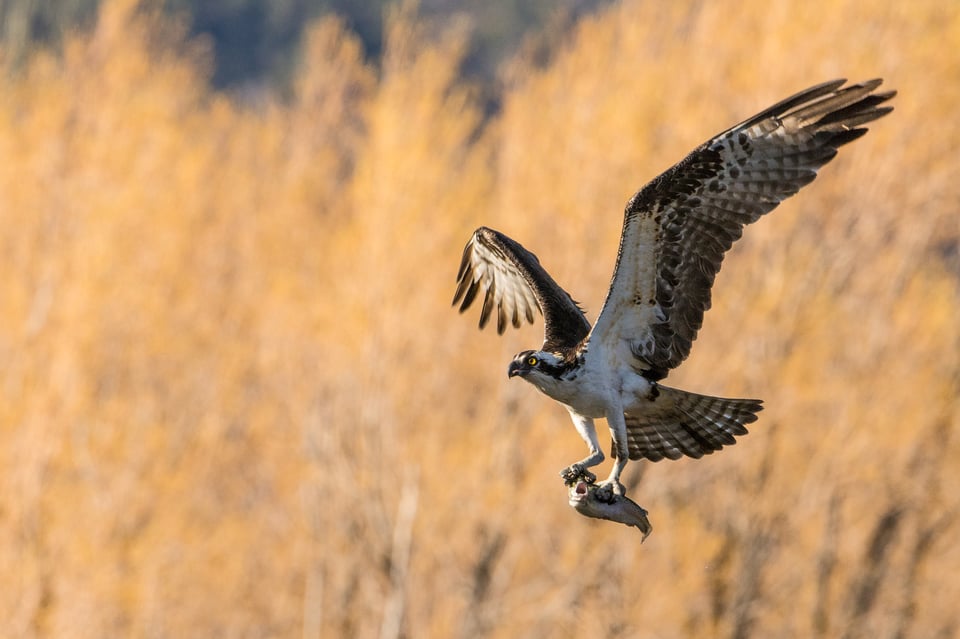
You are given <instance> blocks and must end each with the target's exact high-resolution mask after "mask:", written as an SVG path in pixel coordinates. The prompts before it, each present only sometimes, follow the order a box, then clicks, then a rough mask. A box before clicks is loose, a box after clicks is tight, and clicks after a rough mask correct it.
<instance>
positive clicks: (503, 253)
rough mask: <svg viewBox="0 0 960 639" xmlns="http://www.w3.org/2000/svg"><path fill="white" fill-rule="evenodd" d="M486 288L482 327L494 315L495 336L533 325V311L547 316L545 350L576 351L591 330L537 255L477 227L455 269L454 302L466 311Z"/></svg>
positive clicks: (461, 310) (481, 315) (489, 230)
mask: <svg viewBox="0 0 960 639" xmlns="http://www.w3.org/2000/svg"><path fill="white" fill-rule="evenodd" d="M480 290H483V291H484V296H483V306H482V307H481V309H480V328H483V327H485V326H486V325H487V322H489V320H490V317H491V315H493V314H494V312H496V316H497V332H498V333H500V334H501V335H502V334H503V332H504V331H505V330H506V328H507V324H508V323H509V324H511V325H512V326H513V327H514V328H519V327H520V326H521V325H522V320H526V321H527V322H529V323H530V324H532V323H533V322H534V311H535V310H536V311H538V312H540V313H541V314H542V315H543V316H544V346H543V348H544V350H559V349H561V348H564V347H568V348H572V347H574V346H576V345H577V344H579V343H580V341H581V340H582V339H583V338H584V337H586V335H587V333H589V331H590V323H589V322H588V321H587V318H586V317H585V316H584V314H583V311H582V310H581V309H580V307H579V306H578V305H577V303H576V302H575V301H574V300H573V298H571V297H570V295H569V294H568V293H567V292H566V291H565V290H563V289H562V288H560V286H559V285H558V284H557V283H556V282H555V281H554V280H553V278H552V277H550V275H549V274H548V273H547V272H546V270H544V268H543V267H542V266H540V260H538V259H537V256H536V255H534V254H533V253H531V252H530V251H528V250H526V249H525V248H523V246H521V245H520V244H519V243H518V242H515V241H514V240H512V239H510V238H509V237H507V236H506V235H504V234H503V233H500V232H498V231H494V230H493V229H489V228H486V227H481V228H479V229H477V230H476V231H475V232H474V233H473V236H472V237H471V238H470V241H469V242H467V245H466V246H465V247H464V249H463V257H462V258H461V260H460V269H459V270H458V271H457V291H456V293H455V294H454V296H453V304H454V305H456V304H457V303H458V302H459V303H460V312H461V313H462V312H464V311H465V310H467V309H468V308H469V307H470V305H471V304H472V303H473V301H474V299H475V298H476V295H477V293H478V292H479V291H480Z"/></svg>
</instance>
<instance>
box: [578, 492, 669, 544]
mask: <svg viewBox="0 0 960 639" xmlns="http://www.w3.org/2000/svg"><path fill="white" fill-rule="evenodd" d="M569 491H570V505H571V506H573V507H574V508H575V509H576V511H577V512H578V513H580V514H581V515H585V516H587V517H594V518H596V519H607V520H610V521H616V522H619V523H621V524H626V525H627V526H636V527H637V528H639V529H640V532H641V533H643V538H642V539H641V540H640V543H643V540H644V539H646V538H647V536H649V535H650V533H651V532H653V526H651V525H650V520H649V519H647V511H646V510H644V509H643V508H642V507H641V506H640V505H639V504H637V503H636V502H635V501H633V500H632V499H629V498H627V497H624V496H623V495H617V494H614V492H613V491H612V490H610V488H608V487H602V488H601V487H598V486H597V484H594V483H588V482H586V481H584V480H583V479H580V480H579V481H577V482H575V483H572V484H569Z"/></svg>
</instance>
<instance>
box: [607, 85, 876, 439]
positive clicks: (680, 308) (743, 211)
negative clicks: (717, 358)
mask: <svg viewBox="0 0 960 639" xmlns="http://www.w3.org/2000/svg"><path fill="white" fill-rule="evenodd" d="M845 82H846V81H845V80H834V81H831V82H825V83H823V84H820V85H817V86H814V87H811V88H809V89H807V90H806V91H802V92H800V93H798V94H796V95H794V96H791V97H789V98H787V99H786V100H782V101H781V102H778V103H777V104H775V105H773V106H772V107H770V108H768V109H766V110H764V111H762V112H760V113H758V114H757V115H755V116H753V117H752V118H750V119H748V120H745V121H744V122H742V123H740V124H738V125H736V126H734V127H732V128H730V129H728V130H727V131H724V132H723V133H721V134H719V135H717V136H716V137H714V138H713V139H711V140H709V141H708V142H706V143H704V144H703V145H701V146H700V147H698V148H697V149H695V150H694V151H693V152H692V153H691V154H690V155H688V156H687V157H686V158H685V159H684V160H682V161H681V162H680V163H678V164H677V165H675V166H674V167H672V168H671V169H669V170H667V171H666V172H665V173H663V174H662V175H660V176H659V177H657V178H655V179H654V180H652V181H651V182H650V183H649V184H647V185H646V186H645V187H643V188H642V189H641V190H640V191H638V192H637V193H636V194H635V195H634V196H633V197H632V198H631V199H630V201H629V202H628V203H627V206H626V210H625V213H624V224H623V233H622V235H621V238H620V249H619V253H618V256H617V265H616V267H615V269H614V274H613V278H612V281H611V285H610V291H609V293H608V294H607V299H606V301H605V302H604V305H603V308H602V310H601V312H600V316H599V318H598V319H597V323H596V325H595V326H594V329H593V333H592V334H591V336H590V340H595V339H600V340H602V341H603V343H605V344H607V345H608V346H610V347H611V348H614V349H619V348H621V347H623V346H626V347H628V348H629V351H630V354H631V355H632V357H633V360H634V362H633V364H634V366H635V367H636V368H638V369H639V370H642V371H646V373H647V374H648V376H650V377H651V378H659V377H662V376H664V375H666V372H667V371H668V370H669V369H671V368H674V367H676V366H678V365H679V364H680V363H681V362H682V361H683V360H684V359H686V357H687V355H688V354H689V353H690V348H691V345H692V343H693V341H694V340H695V339H696V336H697V333H698V331H699V330H700V327H701V326H702V324H703V314H704V312H705V311H706V310H707V309H709V308H710V300H711V297H710V288H711V287H712V286H713V282H714V279H715V277H716V274H717V272H718V271H719V270H720V266H721V263H722V261H723V257H724V255H725V254H726V252H727V251H728V250H729V249H730V247H731V246H732V245H733V243H734V242H735V241H736V240H737V239H739V238H740V236H741V235H742V233H743V227H744V226H745V225H747V224H750V223H752V222H755V221H756V220H757V219H759V218H760V216H762V215H764V214H765V213H768V212H769V211H771V210H772V209H774V208H775V207H776V206H777V205H778V204H779V203H780V202H781V201H783V200H784V199H786V198H788V197H790V196H791V195H794V194H795V193H796V192H797V191H799V190H800V189H801V188H803V187H804V186H805V185H807V184H809V183H810V182H812V181H813V179H814V178H815V177H816V175H817V170H818V169H819V168H820V167H821V166H823V165H824V164H826V163H827V162H829V161H830V160H831V159H833V157H834V156H835V155H836V154H837V149H838V148H839V147H841V146H843V145H844V144H847V143H849V142H851V141H853V140H855V139H857V138H859V137H860V136H862V135H863V134H864V133H866V129H864V128H858V127H861V125H863V124H866V123H868V122H871V121H873V120H876V119H877V118H879V117H882V116H883V115H886V114H887V113H889V112H890V111H891V110H892V107H889V106H885V105H883V103H884V102H886V101H887V100H889V99H890V98H892V97H893V96H894V95H895V92H894V91H889V92H884V93H875V90H876V89H877V87H879V86H880V84H881V80H879V79H876V80H870V81H867V82H862V83H859V84H852V85H849V86H846V87H844V86H843V85H844V83H845ZM650 436H651V437H652V436H654V435H650ZM689 437H693V435H689Z"/></svg>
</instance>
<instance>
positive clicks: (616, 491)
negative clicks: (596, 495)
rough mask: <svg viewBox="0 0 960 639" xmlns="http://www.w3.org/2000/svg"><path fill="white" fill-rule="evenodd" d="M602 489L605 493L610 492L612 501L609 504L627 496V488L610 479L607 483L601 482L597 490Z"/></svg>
mask: <svg viewBox="0 0 960 639" xmlns="http://www.w3.org/2000/svg"><path fill="white" fill-rule="evenodd" d="M601 489H602V490H604V491H610V494H611V496H610V500H609V501H608V502H607V503H610V501H613V498H614V497H626V496H627V489H626V487H625V486H624V485H623V484H621V483H620V482H619V481H618V480H616V479H608V480H606V481H602V482H600V483H599V484H598V485H597V490H601Z"/></svg>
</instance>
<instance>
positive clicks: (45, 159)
mask: <svg viewBox="0 0 960 639" xmlns="http://www.w3.org/2000/svg"><path fill="white" fill-rule="evenodd" d="M386 35H387V47H386V53H385V54H384V60H383V64H382V68H381V70H380V71H379V73H378V72H376V71H374V69H372V68H371V67H369V66H368V65H367V63H365V62H364V60H363V56H362V52H361V48H360V45H359V43H358V42H357V41H356V39H355V38H354V37H353V36H352V35H351V34H350V33H349V32H348V31H347V30H346V29H345V27H344V25H342V24H341V23H339V22H338V21H336V20H326V21H323V22H321V23H318V24H317V25H315V26H314V27H313V28H312V30H311V32H310V34H309V37H308V38H307V41H306V44H305V46H304V60H303V65H302V69H301V71H300V74H299V76H298V79H297V82H296V88H295V91H294V96H293V98H292V100H290V101H289V102H285V103H284V102H274V101H268V102H267V103H266V104H264V105H262V106H261V107H260V108H258V109H256V110H253V109H250V108H246V107H242V106H239V105H237V104H236V103H235V102H234V101H233V100H232V99H230V98H229V97H226V96H223V95H220V94H217V93H216V92H214V91H213V90H211V89H210V87H209V85H208V83H207V78H206V68H207V66H208V65H207V58H208V54H207V52H206V51H205V50H204V48H203V47H202V46H201V45H198V44H196V43H190V42H187V41H185V39H184V30H183V29H182V28H181V27H180V26H179V25H177V24H170V23H169V22H165V21H164V20H163V19H161V18H160V17H159V16H158V15H157V14H156V13H154V12H152V11H150V10H147V9H145V8H144V6H142V5H141V4H139V3H137V2H134V1H133V0H115V1H112V2H106V3H105V4H104V7H103V9H102V12H101V15H100V17H99V20H98V22H97V25H96V27H95V28H94V30H93V31H92V32H90V33H86V34H76V35H74V36H71V38H69V40H68V41H67V42H66V43H65V46H64V53H63V55H62V57H53V56H51V55H48V54H45V53H43V52H38V53H36V54H35V55H33V57H32V58H31V60H30V61H29V64H27V66H26V67H25V68H24V69H23V71H22V72H20V73H19V74H18V75H16V76H8V77H5V78H3V79H2V80H0V82H2V87H0V157H2V158H3V159H4V161H3V162H2V164H0V244H2V247H3V252H2V254H0V260H2V262H0V264H2V272H3V273H4V277H3V278H0V300H2V307H3V309H4V312H3V313H2V314H0V354H2V357H3V362H4V367H3V373H2V376H0V393H2V396H0V451H2V463H3V467H4V469H5V472H4V473H3V474H2V475H0V494H2V495H3V497H4V499H3V504H2V506H0V570H2V572H3V574H4V575H6V580H7V581H6V583H7V587H5V588H3V589H0V618H2V619H3V620H4V621H3V622H2V624H3V626H2V627H0V634H2V635H4V636H20V637H43V636H57V637H80V636H83V637H87V636H130V637H141V636H151V637H166V636H169V637H194V636H195V637H209V636H255V637H272V636H277V637H279V636H297V635H304V636H310V637H315V636H323V637H338V636H371V635H375V634H378V633H379V634H380V635H381V636H398V635H399V634H405V635H407V636H418V637H419V636H452V635H460V636H494V637H515V636H529V635H545V636H558V635H572V634H574V633H577V632H583V633H590V634H591V635H609V636H613V635H621V636H633V635H637V634H642V635H656V636H666V637H675V636H727V635H729V636H734V637H747V636H814V635H818V636H849V637H855V636H878V635H879V636H897V637H902V636H934V635H937V634H941V633H942V634H950V633H951V632H953V631H955V629H956V626H957V623H958V619H957V617H956V610H955V603H954V602H955V601H957V600H958V599H960V582H958V581H957V580H956V578H955V575H956V574H957V572H958V571H960V551H958V550H957V549H956V547H955V545H954V544H952V543H950V542H951V539H952V537H954V536H955V535H956V532H957V530H958V525H960V524H958V522H957V514H958V510H960V490H958V486H960V442H958V436H960V432H958V426H960V409H958V408H960V407H958V385H960V381H958V380H960V322H958V321H957V317H958V314H960V286H958V264H957V255H956V254H957V246H958V242H960V216H958V215H957V204H958V202H960V182H958V181H957V179H956V170H957V158H956V152H955V149H956V148H957V147H958V145H960V122H958V121H957V118H956V113H957V112H958V110H960V85H958V83H957V82H956V78H958V77H960V58H957V56H952V55H947V54H945V53H944V52H947V51H955V50H957V48H958V47H960V11H958V10H957V8H956V7H954V6H953V5H951V4H949V3H947V4H944V3H939V2H933V1H929V2H926V1H924V2H915V3H902V4H900V5H894V4H889V3H888V4H882V3H878V4H877V5H876V6H869V5H864V4H863V3H862V2H854V1H853V0H841V1H839V2H827V1H826V0H823V1H818V2H809V3H805V4H802V5H801V4H790V5H787V4H783V5H778V4H773V5H771V4H769V3H761V2H759V1H753V0H748V2H746V3H740V5H738V10H737V11H736V12H731V11H730V7H729V6H728V5H726V4H724V3H695V2H694V3H669V4H668V3H640V2H635V3H634V2H626V3H623V4H619V5H615V6H613V7H611V8H610V9H609V10H607V11H605V12H604V13H602V14H600V15H598V16H596V17H593V18H589V19H587V20H585V21H584V22H583V23H582V24H581V25H580V26H579V27H578V28H577V29H576V30H575V32H574V33H573V34H572V35H570V36H569V42H566V43H564V44H563V45H562V46H561V47H560V48H559V52H558V54H557V55H556V56H555V58H554V59H553V60H552V61H551V62H550V64H549V65H548V66H546V67H545V68H536V67H535V66H534V65H533V64H528V63H526V62H525V61H524V60H518V61H516V62H515V63H514V65H513V67H512V68H511V69H510V73H509V74H508V75H507V76H505V77H507V79H508V81H507V84H506V88H505V94H504V107H503V110H502V112H501V113H499V114H497V115H495V116H493V117H490V118H485V116H484V114H483V112H482V110H481V108H480V105H479V104H478V103H477V100H476V97H475V94H474V92H473V90H472V89H471V87H469V86H467V85H465V84H464V83H463V81H462V80H461V79H460V78H459V77H458V73H457V71H458V65H459V61H460V60H461V59H462V56H463V55H464V53H465V50H466V34H465V33H464V32H463V30H461V29H459V28H457V29H453V30H451V31H449V32H447V33H445V34H441V35H440V36H438V37H434V36H433V35H431V34H428V33H427V32H426V31H425V30H424V29H423V27H422V25H420V24H419V23H418V21H417V19H416V17H415V16H413V15H412V14H411V12H410V10H409V9H405V10H401V11H398V12H397V13H396V14H395V15H393V16H392V18H391V20H390V25H389V27H388V32H387V34H386ZM841 75H848V76H850V77H851V78H853V79H863V78H866V77H871V76H874V75H878V76H883V77H884V78H886V79H887V84H888V85H889V86H890V87H894V88H897V89H898V90H899V91H900V95H899V96H898V97H897V99H896V101H895V106H896V109H897V110H896V111H895V112H894V113H893V114H892V115H891V116H889V117H888V118H885V119H884V120H882V121H880V122H877V123H875V125H874V126H873V127H872V128H873V130H872V131H871V132H870V134H869V135H867V136H866V137H865V138H864V139H863V140H861V141H858V142H856V143H855V144H853V145H851V147H850V148H848V149H844V151H843V152H842V153H841V155H840V157H839V158H838V159H837V160H836V161H835V162H834V163H832V164H831V165H830V166H828V167H827V168H826V169H825V170H824V171H823V174H822V176H821V177H820V178H819V179H818V180H817V182H816V183H815V184H814V185H812V186H811V187H809V188H808V189H807V190H805V192H804V193H803V194H802V195H801V196H800V197H798V198H797V199H796V200H792V201H790V202H789V203H787V204H785V205H784V206H782V207H781V208H780V209H779V210H778V211H777V212H776V213H775V214H773V215H771V216H770V217H769V218H768V219H764V220H762V221H761V222H759V223H758V224H757V225H755V226H754V227H752V228H751V229H749V231H748V232H747V234H746V236H745V238H744V240H743V241H742V242H741V243H739V244H738V245H737V247H736V248H735V249H734V251H733V252H732V255H731V256H730V257H729V258H728V261H727V264H726V266H725V269H724V272H723V274H722V275H720V277H719V278H718V282H717V287H716V304H715V307H714V309H713V310H712V311H711V312H710V313H709V314H708V316H707V321H706V327H705V329H704V331H703V332H702V333H701V336H700V339H699V340H698V342H697V345H696V347H695V348H694V351H693V356H692V358H691V359H690V361H689V363H688V364H687V365H686V366H684V367H683V368H682V369H681V370H680V371H679V372H678V373H677V374H676V375H675V378H676V379H675V380H673V383H674V384H676V385H682V386H684V387H686V388H689V389H690V390H695V391H702V392H708V393H715V394H726V395H751V396H760V397H763V398H765V399H766V400H767V410H766V411H765V412H764V413H763V414H762V418H761V421H760V422H759V423H758V424H756V427H755V428H754V429H753V433H752V434H751V435H750V436H749V437H747V438H745V439H744V440H742V441H741V443H740V444H739V445H737V446H736V447H735V448H733V449H730V450H727V451H724V452H723V453H722V454H719V455H716V456H713V457H711V458H708V459H704V460H700V461H682V462H677V463H661V464H657V465H650V466H642V465H641V464H632V465H630V466H628V470H627V477H628V481H629V480H630V478H631V477H632V481H633V484H634V486H633V488H632V492H631V495H632V496H633V497H634V498H635V499H637V500H638V501H640V502H641V503H643V504H644V505H645V506H647V507H648V508H649V509H650V511H651V518H652V520H653V522H654V526H655V528H656V531H655V534H654V535H653V536H652V537H651V538H650V539H649V540H648V541H647V543H646V544H644V545H643V547H641V546H640V545H639V543H638V542H639V535H637V534H636V532H635V531H633V530H631V529H627V528H624V527H620V526H615V525H613V524H609V523H602V522H594V521H589V520H586V519H584V518H582V517H579V516H578V515H576V514H575V513H574V512H573V511H572V510H571V509H569V508H568V507H567V506H566V505H565V500H566V495H565V491H564V490H563V488H562V487H561V484H560V481H559V479H558V478H557V477H556V471H557V470H559V469H560V468H561V467H563V466H564V465H566V464H567V463H569V462H570V461H571V460H573V459H578V458H579V457H580V456H582V454H583V450H582V448H583V445H582V442H580V441H579V438H578V437H577V436H576V435H575V433H574V432H573V429H572V428H570V426H569V423H568V418H567V416H566V414H565V411H563V410H562V409H561V408H559V407H558V406H556V405H555V404H553V403H552V402H551V401H550V400H548V399H546V398H544V397H542V396H540V395H538V394H537V393H536V392H535V390H534V389H532V388H529V387H526V385H521V384H519V383H515V384H509V383H508V382H507V380H506V379H505V375H504V370H505V364H506V362H507V361H508V359H509V357H510V356H511V355H512V353H513V352H515V351H517V350H520V349H522V348H526V347H529V346H531V345H535V344H538V343H539V330H540V329H539V328H527V329H523V330H521V331H519V332H514V333H511V334H509V335H507V336H505V337H503V338H498V337H497V336H496V335H495V334H494V333H493V332H491V331H487V332H486V333H478V332H476V329H475V326H474V323H475V321H476V318H475V316H470V317H457V316H456V315H455V314H454V313H453V312H452V311H451V310H450V309H449V307H448V303H449V298H450V296H451V294H452V291H453V288H452V285H453V275H454V273H455V269H456V265H457V260H458V259H459V253H460V249H461V247H462V244H463V242H464V241H465V240H466V239H467V237H468V236H469V233H470V232H471V231H472V230H473V228H474V227H476V226H478V225H479V224H489V225H491V226H494V227H498V228H502V229H503V230H504V231H507V232H508V233H510V234H511V235H513V236H514V237H517V238H518V239H520V240H521V241H523V242H524V243H525V244H526V245H527V246H529V247H530V248H531V249H532V250H534V251H536V252H537V253H538V255H539V256H540V258H541V260H542V261H543V262H544V263H545V264H546V265H547V267H548V268H549V269H550V270H551V271H552V272H553V273H554V274H555V276H556V277H557V279H558V280H559V281H560V282H561V283H563V284H564V285H565V286H567V287H568V288H569V290H571V291H572V292H573V293H574V294H575V295H578V296H580V297H581V299H582V301H583V302H585V303H586V305H587V307H588V308H589V309H593V310H594V311H595V310H596V309H597V308H599V305H600V303H601V301H602V295H603V293H604V291H605V288H606V284H607V281H608V278H609V272H610V269H611V268H612V265H613V256H614V254H615V247H616V243H617V239H618V233H619V230H620V214H619V212H620V210H621V207H622V206H623V203H624V202H625V201H626V199H627V198H628V197H629V195H630V194H631V193H632V191H633V190H635V188H637V187H639V186H640V185H641V184H642V183H643V182H644V181H645V180H646V179H648V178H649V177H652V176H653V175H654V174H655V173H656V172H658V171H660V170H662V169H664V168H666V167H667V166H668V165H669V164H671V163H672V162H674V161H676V160H678V159H679V158H680V157H682V155H683V154H684V153H685V152H686V151H688V150H689V149H690V148H692V147H693V146H694V145H695V144H697V143H699V142H700V141H702V140H703V139H705V138H706V137H707V136H708V135H710V134H712V133H714V132H716V131H718V130H721V129H722V128H725V127H727V126H729V125H730V124H732V123H733V122H734V121H736V120H737V119H738V118H743V117H746V116H748V115H750V114H751V113H753V112H754V111H756V110H757V109H759V108H762V107H764V106H766V105H767V104H768V103H770V102H772V101H773V100H775V99H778V98H780V97H783V96H785V95H787V94H789V93H790V92H792V91H795V90H798V89H800V88H803V87H805V86H807V85H809V84H812V83H814V82H818V81H821V80H824V79H827V78H830V77H834V76H841ZM594 257H599V258H600V259H593V258H594Z"/></svg>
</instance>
